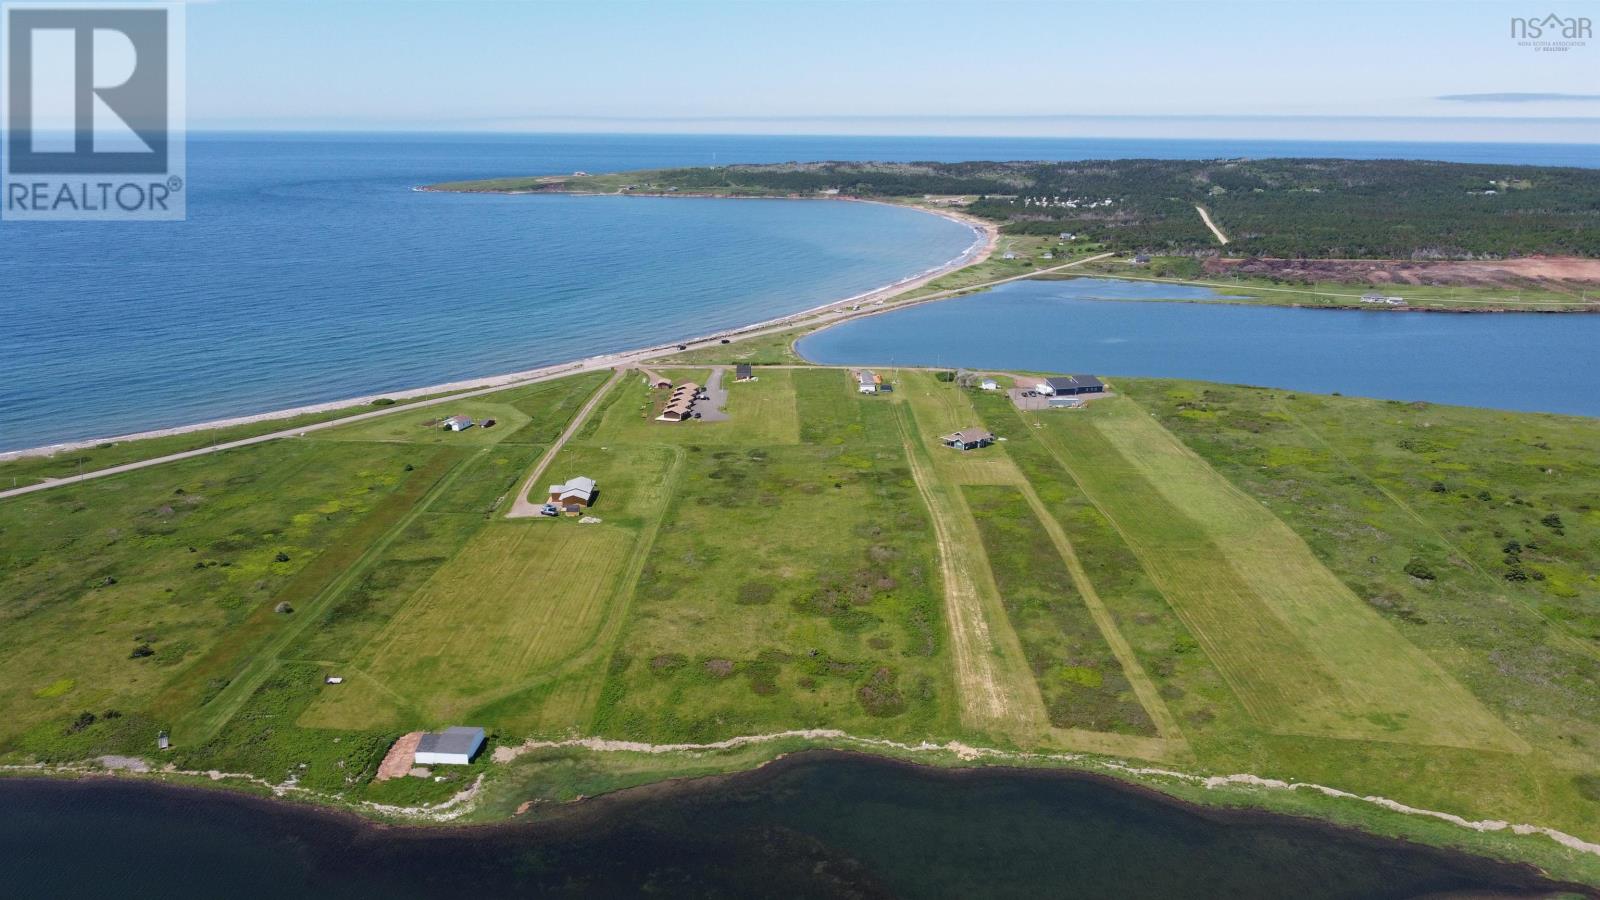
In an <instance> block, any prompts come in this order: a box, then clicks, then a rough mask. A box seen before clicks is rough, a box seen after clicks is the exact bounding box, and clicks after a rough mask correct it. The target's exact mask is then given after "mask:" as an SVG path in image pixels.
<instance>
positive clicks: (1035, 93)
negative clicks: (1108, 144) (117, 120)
mask: <svg viewBox="0 0 1600 900" xmlns="http://www.w3.org/2000/svg"><path fill="white" fill-rule="evenodd" d="M1531 3H1532V0H1526V2H1516V3H1505V2H1492V3H1461V2H1448V0H1439V2H1413V3H1380V2H1320V3H1305V2H1295V0H1280V2H1270V3H1229V2H1166V3H1159V2H1149V3H1144V2H1068V0H1060V2H1038V3H1032V2H988V3H981V2H954V0H934V2H919V3H902V2H879V0H818V2H788V0H740V2H731V0H724V2H686V0H655V2H641V3H613V2H586V3H568V2H549V0H529V2H512V0H502V2H472V0H449V2H446V0H434V2H426V0H310V2H301V0H218V2H209V3H195V4H192V5H191V6H190V7H189V11H188V32H189V40H188V44H189V56H188V71H189V91H188V94H189V96H188V110H189V121H190V127H191V128H219V127H221V128H421V129H445V130H476V129H485V130H538V131H552V130H565V131H573V130H577V131H712V132H754V133H760V132H780V133H808V132H809V133H875V134H896V133H931V134H1039V135H1053V134H1105V135H1124V136H1143V135H1146V134H1158V135H1171V136H1195V137H1200V136H1212V135H1213V134H1228V135H1233V136H1239V137H1245V136H1259V137H1294V136H1306V137H1340V136H1345V137H1373V136H1381V137H1400V138H1411V139H1416V138H1427V137H1430V136H1438V137H1441V138H1455V139H1495V140H1588V141H1595V142H1600V118H1597V117H1600V100H1597V99H1595V96H1594V95H1595V94H1596V93H1600V77H1596V74H1597V73H1600V42H1597V41H1595V40H1594V39H1590V40H1589V41H1588V46H1585V47H1579V48H1574V49H1572V50H1570V51H1567V52H1538V51H1535V50H1533V49H1531V48H1528V47H1522V46H1518V44H1517V42H1516V41H1515V40H1513V39H1512V38H1511V36H1510V24H1509V20H1510V17H1511V16H1513V15H1525V16H1526V15H1538V16H1543V15H1545V14H1547V13H1550V12H1556V13H1558V14H1561V15H1563V16H1574V15H1588V16H1590V17H1591V18H1600V4H1595V3H1587V4H1572V3H1554V4H1551V3H1542V2H1541V3H1539V4H1538V5H1530V4H1531ZM1477 94H1546V95H1551V94H1553V95H1576V96H1577V98H1576V99H1561V98H1559V97H1558V98H1555V99H1542V100H1531V101H1530V100H1514V99H1495V100H1483V101H1479V102H1466V101H1462V100H1443V99H1438V98H1440V97H1442V96H1446V95H1477ZM1582 95H1589V96H1588V97H1587V98H1584V97H1582ZM1306 117H1314V118H1306ZM1329 117H1331V118H1329ZM1373 117H1407V119H1408V120H1409V119H1413V118H1416V117H1447V118H1446V119H1440V120H1434V121H1428V122H1421V123H1418V122H1414V121H1406V122H1397V121H1390V120H1387V119H1386V118H1378V119H1374V118H1373ZM1507 118H1511V119H1515V121H1506V119H1507Z"/></svg>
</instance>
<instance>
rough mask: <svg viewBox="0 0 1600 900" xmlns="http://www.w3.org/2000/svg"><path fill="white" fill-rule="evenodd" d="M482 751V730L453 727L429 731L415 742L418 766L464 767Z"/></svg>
mask: <svg viewBox="0 0 1600 900" xmlns="http://www.w3.org/2000/svg"><path fill="white" fill-rule="evenodd" d="M482 749H483V729H482V728H471V727H467V726H465V725H454V726H451V727H450V728H446V729H445V730H443V731H430V732H428V733H427V734H425V735H423V736H422V740H420V741H418V742H417V755H416V764H417V765H419V766H464V765H466V764H467V763H470V762H472V758H473V757H474V756H476V755H478V751H479V750H482Z"/></svg>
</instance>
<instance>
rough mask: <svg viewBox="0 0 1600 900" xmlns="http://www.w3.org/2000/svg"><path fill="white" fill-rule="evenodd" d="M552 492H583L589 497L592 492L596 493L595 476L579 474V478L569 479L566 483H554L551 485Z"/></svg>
mask: <svg viewBox="0 0 1600 900" xmlns="http://www.w3.org/2000/svg"><path fill="white" fill-rule="evenodd" d="M550 493H552V494H573V493H576V494H582V495H583V496H585V497H587V496H589V495H590V494H593V493H594V479H593V478H589V477H587V476H585V475H579V476H578V477H577V478H573V479H571V480H569V481H568V482H567V483H566V484H552V485H550Z"/></svg>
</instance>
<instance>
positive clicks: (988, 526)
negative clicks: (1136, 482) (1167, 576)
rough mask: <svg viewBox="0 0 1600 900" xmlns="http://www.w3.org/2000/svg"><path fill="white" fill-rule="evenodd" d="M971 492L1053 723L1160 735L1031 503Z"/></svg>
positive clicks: (1003, 493) (1004, 490) (996, 491)
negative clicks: (1035, 514)
mask: <svg viewBox="0 0 1600 900" xmlns="http://www.w3.org/2000/svg"><path fill="white" fill-rule="evenodd" d="M965 494H966V498H967V505H968V506H969V507H970V508H971V509H972V512H973V515H974V516H975V517H976V518H977V522H978V531H979V533H980V534H981V535H982V536H983V547H984V552H985V553H986V554H987V555H988V557H989V565H990V567H991V569H992V570H993V572H994V576H995V581H996V582H997V584H998V585H999V588H1000V596H1001V598H1002V600H1003V602H1004V604H1005V608H1006V615H1007V617H1008V618H1009V619H1010V621H1011V624H1012V627H1013V628H1015V629H1016V632H1017V637H1018V639H1019V640H1021V642H1022V648H1023V652H1024V653H1026V654H1027V657H1028V666H1029V668H1030V669H1031V670H1032V671H1033V677H1034V680H1035V681H1036V682H1038V685H1039V693H1040V694H1041V695H1043V697H1044V704H1045V709H1046V710H1047V711H1048V713H1049V716H1050V724H1051V725H1054V726H1056V727H1058V728H1084V729H1088V730H1091V731H1112V732H1118V733H1122V734H1145V735H1153V734H1155V733H1156V731H1155V725H1154V723H1152V722H1151V720H1150V716H1149V714H1148V713H1146V712H1145V710H1144V707H1143V706H1141V705H1140V704H1139V698H1138V697H1137V696H1136V695H1135V694H1134V692H1133V688H1132V685H1131V684H1130V683H1129V681H1128V678H1127V676H1126V674H1125V673H1124V672H1123V669H1122V664H1121V662H1119V661H1118V660H1117V658H1116V656H1115V654H1113V653H1112V652H1111V648H1110V646H1109V645H1108V644H1107V643H1106V640H1105V637H1104V636H1103V635H1101V633H1100V630H1099V628H1098V627H1097V626H1096V625H1095V622H1094V618H1093V617H1092V616H1091V615H1090V614H1089V609H1088V607H1087V606H1086V605H1085V602H1084V599H1083V597H1082V596H1081V595H1080V594H1079V593H1078V589H1077V586H1076V585H1075V584H1074V583H1073V580H1072V575H1071V573H1070V572H1068V570H1067V567H1066V564H1065V563H1064V562H1063V561H1062V559H1061V556H1060V554H1059V553H1058V552H1057V550H1056V547H1055V545H1054V544H1053V543H1051V541H1050V538H1049V536H1048V535H1047V534H1046V533H1045V531H1044V529H1043V526H1042V525H1041V524H1040V522H1039V520H1038V518H1037V517H1035V516H1034V514H1033V510H1032V509H1030V508H1029V506H1028V501H1027V499H1026V497H1024V496H1023V494H1022V492H1021V491H1019V490H1017V489H1016V488H1013V487H1005V486H998V485H995V486H977V485H969V486H967V487H966V488H965Z"/></svg>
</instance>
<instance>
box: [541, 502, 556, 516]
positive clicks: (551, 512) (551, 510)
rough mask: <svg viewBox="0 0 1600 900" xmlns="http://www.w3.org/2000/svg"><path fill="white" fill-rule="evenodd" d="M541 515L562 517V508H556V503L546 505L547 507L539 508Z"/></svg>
mask: <svg viewBox="0 0 1600 900" xmlns="http://www.w3.org/2000/svg"><path fill="white" fill-rule="evenodd" d="M539 515H541V516H559V515H561V508H560V507H558V506H556V505H555V504H554V503H546V504H545V505H543V506H541V507H539Z"/></svg>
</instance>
